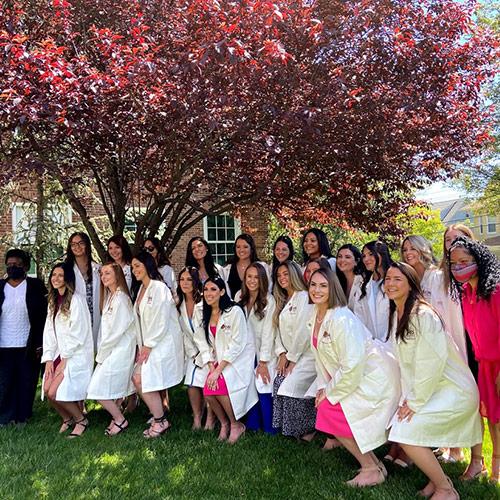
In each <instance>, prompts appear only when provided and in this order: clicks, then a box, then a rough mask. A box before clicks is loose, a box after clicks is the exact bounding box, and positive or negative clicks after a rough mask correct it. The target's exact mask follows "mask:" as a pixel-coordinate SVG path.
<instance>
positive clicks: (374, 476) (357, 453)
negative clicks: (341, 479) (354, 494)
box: [337, 436, 385, 486]
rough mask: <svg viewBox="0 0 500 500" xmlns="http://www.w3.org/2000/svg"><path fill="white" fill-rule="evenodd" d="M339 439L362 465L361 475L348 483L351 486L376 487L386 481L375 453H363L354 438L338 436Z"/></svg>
mask: <svg viewBox="0 0 500 500" xmlns="http://www.w3.org/2000/svg"><path fill="white" fill-rule="evenodd" d="M337 439H338V440H339V441H340V443H341V444H342V445H343V446H344V447H345V448H346V449H347V451H348V452H349V453H351V455H353V456H354V458H355V459H356V460H357V461H358V462H359V464H360V465H361V470H360V471H359V474H358V475H357V476H356V477H355V478H353V479H351V480H350V481H347V484H348V485H349V486H375V485H376V484H381V483H383V482H384V481H385V475H384V472H383V469H382V468H381V467H379V461H378V459H377V458H376V457H375V455H374V454H373V453H361V450H360V449H359V446H358V444H357V443H356V441H355V440H354V439H353V438H347V437H339V436H337ZM374 457H375V458H374ZM384 470H385V468H384Z"/></svg>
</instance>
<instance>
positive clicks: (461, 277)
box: [451, 262, 477, 283]
mask: <svg viewBox="0 0 500 500" xmlns="http://www.w3.org/2000/svg"><path fill="white" fill-rule="evenodd" d="M451 274H453V277H454V278H455V279H456V280H457V281H458V282H460V283H467V282H468V281H469V280H470V279H471V278H472V277H474V276H475V275H476V274H477V264H476V263H475V262H474V263H473V264H467V265H462V266H454V268H453V269H452V270H451Z"/></svg>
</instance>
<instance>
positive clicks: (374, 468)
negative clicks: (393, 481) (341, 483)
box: [346, 464, 386, 488]
mask: <svg viewBox="0 0 500 500" xmlns="http://www.w3.org/2000/svg"><path fill="white" fill-rule="evenodd" d="M362 472H378V479H377V480H376V481H372V482H371V483H366V484H364V483H362V482H360V480H359V479H357V476H356V477H355V478H353V479H351V480H350V481H347V482H346V484H347V486H351V487H353V488H366V487H368V486H377V485H378V484H382V483H383V482H385V477H386V476H385V474H384V472H383V469H382V468H381V467H380V466H379V465H378V464H377V465H372V466H370V467H362V468H361V469H359V470H358V473H362Z"/></svg>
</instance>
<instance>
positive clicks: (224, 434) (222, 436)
mask: <svg viewBox="0 0 500 500" xmlns="http://www.w3.org/2000/svg"><path fill="white" fill-rule="evenodd" d="M206 399H207V401H208V403H209V404H210V408H212V411H213V412H214V413H215V415H216V417H217V419H218V420H219V422H220V433H219V441H225V440H226V439H227V438H228V436H229V424H230V421H229V418H228V416H227V415H226V412H225V411H224V408H223V407H222V405H221V404H220V403H219V401H218V400H217V396H207V397H206Z"/></svg>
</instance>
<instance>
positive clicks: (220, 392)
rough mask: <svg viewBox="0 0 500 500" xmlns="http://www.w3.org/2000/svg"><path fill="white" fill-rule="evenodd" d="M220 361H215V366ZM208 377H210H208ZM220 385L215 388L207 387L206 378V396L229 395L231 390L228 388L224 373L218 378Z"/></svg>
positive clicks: (204, 391)
mask: <svg viewBox="0 0 500 500" xmlns="http://www.w3.org/2000/svg"><path fill="white" fill-rule="evenodd" d="M217 365H218V363H215V368H217ZM207 378H208V377H207ZM217 384H218V387H217V389H215V390H212V389H209V388H208V387H207V381H206V380H205V385H204V386H203V395H204V396H229V391H228V390H227V385H226V381H225V380H224V375H222V374H221V375H220V377H219V378H218V379H217Z"/></svg>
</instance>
